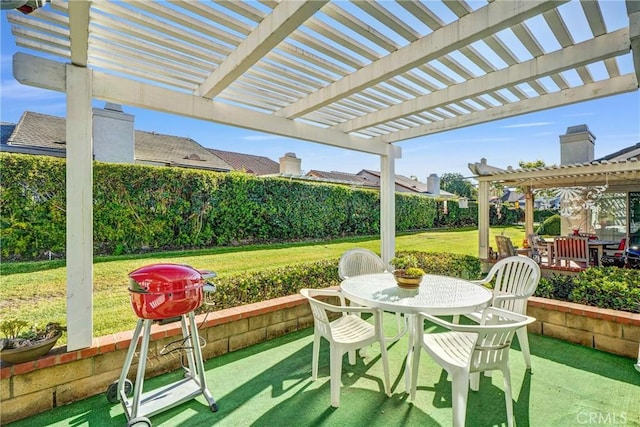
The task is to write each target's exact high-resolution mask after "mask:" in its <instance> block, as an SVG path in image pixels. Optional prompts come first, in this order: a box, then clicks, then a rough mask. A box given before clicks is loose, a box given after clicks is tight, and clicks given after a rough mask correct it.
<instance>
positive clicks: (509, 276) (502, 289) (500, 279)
mask: <svg viewBox="0 0 640 427" xmlns="http://www.w3.org/2000/svg"><path fill="white" fill-rule="evenodd" d="M485 280H488V281H490V282H491V283H492V284H493V302H492V306H494V307H498V308H502V309H504V310H509V311H513V312H515V313H521V314H524V313H526V310H527V298H529V297H530V296H531V295H533V293H534V292H535V291H536V288H537V287H538V282H540V266H539V265H538V264H537V263H536V262H535V261H534V260H532V259H531V258H528V257H524V256H512V257H508V258H504V259H501V260H500V261H498V262H496V263H495V264H494V265H493V267H492V268H491V270H489V274H488V275H487V278H486V279H485ZM509 297H513V298H509Z"/></svg>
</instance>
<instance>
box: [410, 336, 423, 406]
mask: <svg viewBox="0 0 640 427" xmlns="http://www.w3.org/2000/svg"><path fill="white" fill-rule="evenodd" d="M416 335H418V332H417V331H416ZM419 340H422V335H420V337H419V338H418V337H417V336H416V342H415V343H414V344H413V354H412V355H411V358H412V359H411V394H410V396H409V397H410V400H415V398H416V389H417V388H418V367H419V366H420V353H422V346H421V345H420V342H419Z"/></svg>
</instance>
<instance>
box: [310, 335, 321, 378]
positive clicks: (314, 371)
mask: <svg viewBox="0 0 640 427" xmlns="http://www.w3.org/2000/svg"><path fill="white" fill-rule="evenodd" d="M319 357H320V335H318V334H314V335H313V355H312V356H311V379H312V380H313V381H315V380H317V379H318V358H319Z"/></svg>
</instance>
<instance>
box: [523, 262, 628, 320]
mask: <svg viewBox="0 0 640 427" xmlns="http://www.w3.org/2000/svg"><path fill="white" fill-rule="evenodd" d="M535 295H536V296H539V297H543V298H551V299H557V300H562V301H569V302H575V303H578V304H585V305H590V306H593V307H600V308H609V309H613V310H622V311H629V312H631V313H640V270H637V269H625V268H618V267H592V268H588V269H586V270H584V271H581V272H580V273H579V274H578V275H575V276H562V275H558V274H555V275H553V276H552V277H551V278H549V279H547V278H544V277H543V278H542V279H540V284H539V285H538V288H537V289H536V293H535Z"/></svg>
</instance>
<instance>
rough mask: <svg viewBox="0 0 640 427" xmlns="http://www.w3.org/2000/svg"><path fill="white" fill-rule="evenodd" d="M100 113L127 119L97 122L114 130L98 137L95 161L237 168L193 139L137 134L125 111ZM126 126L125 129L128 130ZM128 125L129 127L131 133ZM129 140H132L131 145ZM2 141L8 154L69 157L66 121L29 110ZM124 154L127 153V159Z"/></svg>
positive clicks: (8, 126)
mask: <svg viewBox="0 0 640 427" xmlns="http://www.w3.org/2000/svg"><path fill="white" fill-rule="evenodd" d="M99 112H100V113H104V112H106V113H107V115H112V116H122V117H124V119H125V120H118V121H116V122H115V126H111V127H110V126H109V125H114V123H113V122H104V121H103V122H95V123H97V126H94V130H96V129H100V126H105V125H106V127H107V128H108V129H109V130H110V132H108V134H109V135H107V137H106V138H105V137H103V135H102V134H101V133H99V132H98V133H97V134H96V135H94V158H96V160H102V161H114V162H120V163H137V164H147V165H156V166H173V167H186V168H197V169H207V170H214V171H220V172H229V171H231V170H234V169H235V168H234V167H233V166H232V165H230V164H229V163H227V162H226V161H224V160H223V159H222V158H220V157H218V156H216V155H215V154H214V153H211V152H210V151H209V150H208V149H206V148H204V147H203V146H201V145H200V144H198V143H197V142H196V141H194V140H192V139H191V138H184V137H180V136H174V135H164V134H160V133H156V132H145V131H139V130H135V131H134V130H133V128H132V124H133V123H132V121H131V124H127V122H128V121H129V120H127V116H129V115H125V114H123V113H122V111H121V110H117V109H111V110H109V109H105V110H98V109H96V113H99ZM97 115H98V114H96V116H97ZM129 117H131V116H129ZM106 120H109V118H107V119H106ZM122 123H124V126H125V128H124V131H123V126H122ZM126 126H129V129H128V130H127V129H126ZM7 135H8V136H7ZM109 138H110V139H109ZM127 138H128V139H129V140H131V141H130V142H127ZM0 142H1V144H0V151H4V152H12V153H24V154H36V155H49V156H56V157H65V155H66V119H64V118H63V117H56V116H49V115H46V114H40V113H34V112H31V111H27V112H25V113H24V114H23V115H22V117H21V118H20V121H19V122H18V123H17V124H15V125H11V124H7V123H3V124H2V140H1V141H0ZM127 152H128V153H129V154H127ZM122 153H125V154H124V156H123V154H122ZM109 156H111V157H109ZM123 159H124V160H123Z"/></svg>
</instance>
